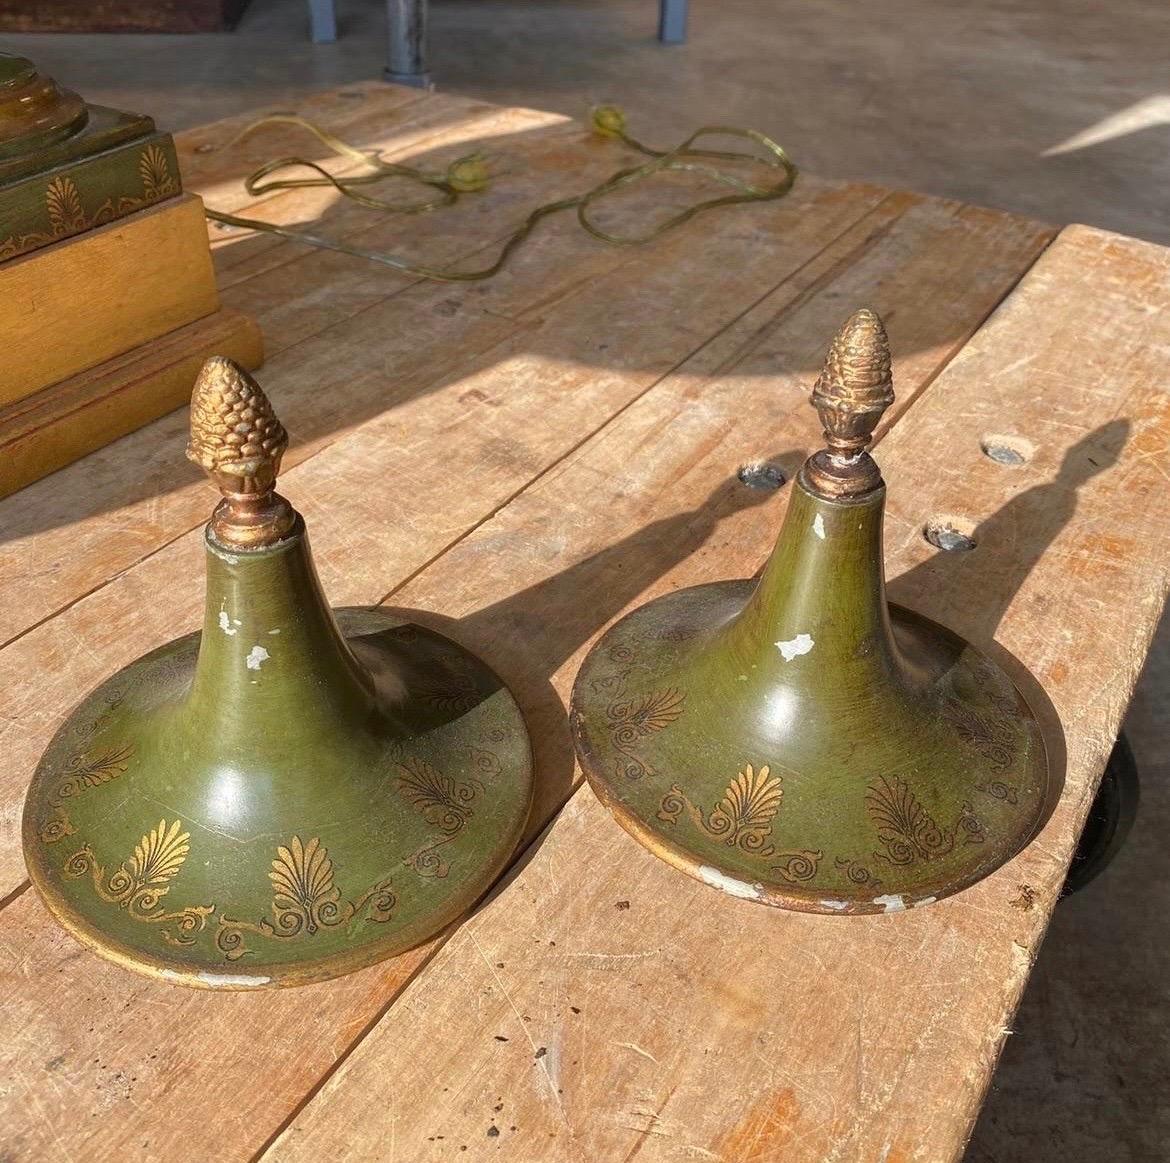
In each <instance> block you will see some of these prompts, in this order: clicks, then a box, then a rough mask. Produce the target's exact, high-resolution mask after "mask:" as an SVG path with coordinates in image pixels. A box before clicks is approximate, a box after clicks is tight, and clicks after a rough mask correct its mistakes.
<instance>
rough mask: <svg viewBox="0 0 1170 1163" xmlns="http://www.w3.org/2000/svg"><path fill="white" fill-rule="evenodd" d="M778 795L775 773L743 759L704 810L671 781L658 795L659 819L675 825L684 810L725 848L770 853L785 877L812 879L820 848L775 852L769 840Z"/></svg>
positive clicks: (774, 868) (779, 786)
mask: <svg viewBox="0 0 1170 1163" xmlns="http://www.w3.org/2000/svg"><path fill="white" fill-rule="evenodd" d="M783 798H784V789H783V786H782V784H781V779H780V776H778V775H772V774H771V770H770V768H769V767H768V766H767V764H764V765H763V766H761V767H760V768H759V770H758V771H757V770H756V768H755V767H754V766H753V765H752V764H750V763H748V764H745V765H744V766H743V768H741V769H740V771H739V773H738V774H737V775H736V777H735V778H734V779H733V780H732V781H731V783H729V784H728V785H727V788H726V790H725V791H724V793H723V796H722V797H721V799H720V800H719V802H718V803H717V804H716V805H715V806H714V807H713V808H712V809H711V810H710V811H709V812H708V813H706V815H704V813H703V811H702V809H701V808H699V807H697V806H696V805H695V804H693V803H692V802H691V801H690V799H689V798H688V797H687V794H686V793H685V792H684V791H683V790H682V788H680V787H679V786H678V784H673V785H672V786H671V788H670V790H669V791H668V792H667V793H666V795H664V796H663V797H662V802H661V804H660V805H659V807H658V818H659V819H660V820H662V821H663V822H665V823H668V824H677V823H678V820H679V817H680V816H681V815H682V814H683V813H684V812H685V813H686V815H687V816H688V817H689V818H690V820H691V821H692V822H693V823H694V825H695V826H696V827H697V828H698V829H699V830H700V831H702V832H703V833H704V834H705V835H707V836H709V837H710V838H711V839H712V840H720V841H722V842H723V843H724V844H726V845H727V846H728V847H729V848H738V849H740V851H742V852H747V853H748V854H749V855H752V856H759V857H761V858H764V859H767V858H771V857H775V858H776V860H777V863H775V864H773V865H772V871H773V872H775V873H776V874H777V875H779V876H781V877H783V878H784V879H785V880H789V881H805V880H811V879H812V878H813V877H814V876H815V875H816V871H817V867H818V865H819V863H820V860H821V857H822V855H823V853H822V852H820V851H816V850H807V849H801V850H798V851H792V852H777V851H776V846H775V845H774V844H773V843H772V821H773V820H774V819H775V818H776V815H777V813H778V812H779V811H780V804H781V802H782V800H783Z"/></svg>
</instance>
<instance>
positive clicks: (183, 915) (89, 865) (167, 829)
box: [64, 819, 215, 945]
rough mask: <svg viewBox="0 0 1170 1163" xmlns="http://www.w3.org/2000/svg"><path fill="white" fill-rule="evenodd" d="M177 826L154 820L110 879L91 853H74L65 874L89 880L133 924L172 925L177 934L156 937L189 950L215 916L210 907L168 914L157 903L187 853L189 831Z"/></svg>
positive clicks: (163, 933)
mask: <svg viewBox="0 0 1170 1163" xmlns="http://www.w3.org/2000/svg"><path fill="white" fill-rule="evenodd" d="M182 827H183V825H182V823H181V821H179V820H175V821H173V822H172V823H170V824H168V823H167V821H166V820H165V819H163V820H159V822H158V825H157V827H155V828H153V829H151V831H149V832H147V833H146V834H145V835H144V836H143V837H142V839H141V840H139V841H138V844H137V845H136V846H135V848H134V855H133V856H131V857H130V859H129V860H123V861H122V864H121V866H120V867H119V868H118V869H117V871H115V872H113V873H112V874H111V875H110V877H109V880H107V879H106V870H105V866H104V865H102V864H101V863H100V862H99V861H98V859H97V857H96V855H95V854H94V851H93V849H92V848H91V847H90V846H89V845H88V844H86V845H84V846H83V847H81V848H79V849H78V850H77V851H76V852H75V853H73V855H72V856H70V857H69V859H68V860H66V861H65V866H64V874H65V876H66V877H67V878H68V879H70V880H75V879H78V878H80V877H83V876H85V875H87V874H88V875H89V876H90V877H91V879H92V880H93V886H94V890H95V891H96V892H97V894H98V896H99V897H101V899H102V900H104V901H106V902H107V903H108V904H112V905H117V906H118V907H119V908H123V909H125V910H126V912H127V913H128V914H129V915H130V916H131V917H133V918H134V920H136V921H145V922H148V923H149V924H152V925H158V924H162V923H163V922H173V923H174V926H175V928H176V931H177V932H176V933H171V932H170V930H168V929H162V930H160V935H161V936H162V938H163V939H164V940H165V941H168V942H169V943H170V944H172V945H191V944H193V943H194V940H195V934H196V933H198V932H200V931H201V930H202V929H203V928H204V926H205V925H206V924H207V918H208V916H210V914H212V913H213V912H215V905H213V904H212V905H188V906H187V907H185V908H182V909H178V910H175V911H174V912H167V911H166V909H165V908H164V907H163V904H162V898H163V897H165V896H166V895H167V893H168V892H170V890H171V881H172V880H173V879H174V878H175V877H176V876H177V875H178V872H179V869H180V868H182V866H183V862H184V861H185V860H186V859H187V853H188V852H189V851H190V850H191V846H190V843H189V841H190V839H191V835H190V833H189V832H184V831H182Z"/></svg>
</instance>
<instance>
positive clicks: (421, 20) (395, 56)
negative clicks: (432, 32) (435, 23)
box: [382, 0, 431, 89]
mask: <svg viewBox="0 0 1170 1163" xmlns="http://www.w3.org/2000/svg"><path fill="white" fill-rule="evenodd" d="M386 22H387V29H386V33H387V36H388V38H389V52H388V54H387V61H386V69H385V71H384V72H383V74H382V75H383V76H384V77H385V78H386V80H387V81H393V82H394V83H395V84H397V85H414V86H415V87H416V88H419V89H425V88H427V87H428V86H429V85H430V83H431V77H430V74H429V73H428V72H427V0H386Z"/></svg>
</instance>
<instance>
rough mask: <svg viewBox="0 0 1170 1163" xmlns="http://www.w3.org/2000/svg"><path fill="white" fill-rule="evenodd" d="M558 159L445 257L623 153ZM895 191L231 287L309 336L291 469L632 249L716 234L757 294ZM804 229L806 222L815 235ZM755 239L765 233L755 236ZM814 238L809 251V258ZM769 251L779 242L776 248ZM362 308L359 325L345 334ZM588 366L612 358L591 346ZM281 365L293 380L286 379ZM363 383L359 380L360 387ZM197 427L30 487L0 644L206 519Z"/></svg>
mask: <svg viewBox="0 0 1170 1163" xmlns="http://www.w3.org/2000/svg"><path fill="white" fill-rule="evenodd" d="M548 157H549V160H548V161H547V162H542V163H540V164H539V165H534V166H532V167H531V168H530V169H529V170H527V171H521V173H520V174H519V175H517V177H516V180H515V181H514V182H512V183H511V184H508V185H505V184H504V183H501V186H500V191H501V192H499V193H498V194H493V193H491V192H489V193H488V194H485V195H484V196H483V200H482V201H479V202H477V203H476V205H477V206H478V207H479V210H477V211H475V212H473V213H469V214H466V215H464V214H456V216H455V218H454V219H451V223H452V226H451V234H450V239H449V240H448V241H447V242H446V243H444V248H447V247H450V248H451V249H444V253H446V254H448V255H451V256H452V257H454V256H455V254H456V253H466V252H468V251H470V250H474V249H475V248H477V247H481V246H482V245H483V244H484V240H485V238H490V237H492V236H493V232H497V231H498V230H499V229H507V228H510V227H511V226H512V225H513V224H514V223H515V221H516V220H517V219H518V218H519V217H521V216H522V212H523V210H526V209H527V207H528V205H529V204H530V203H529V201H528V199H527V198H526V197H525V194H527V195H528V196H529V197H530V198H531V201H539V200H540V199H541V197H543V196H556V195H558V194H563V193H565V192H567V191H568V190H570V189H574V188H578V187H577V185H576V183H577V182H578V180H579V179H582V178H588V177H590V176H591V177H592V180H596V179H597V178H598V177H600V175H601V173H602V172H608V168H609V166H610V164H611V163H612V157H611V155H609V154H608V153H606V152H605V151H604V150H602V151H600V152H598V151H596V150H594V149H593V148H592V147H591V145H590V143H589V142H587V141H586V142H582V141H580V140H574V141H572V142H571V143H569V144H565V142H564V141H563V140H558V142H557V143H556V147H555V148H554V149H553V150H551V151H550V153H549V155H548ZM661 193H662V191H661V190H659V189H653V190H652V189H647V188H643V189H641V190H639V191H638V192H637V194H636V195H635V197H633V198H629V199H625V200H623V201H622V203H621V204H620V205H619V206H618V207H617V211H618V214H619V220H621V221H625V222H638V221H642V220H643V219H644V218H645V216H646V214H647V213H648V212H649V211H650V210H652V209H653V208H655V207H657V205H658V199H659V198H660V196H661ZM883 193H884V192H883V191H879V190H877V189H876V188H862V187H849V188H848V189H845V188H842V187H841V186H840V185H839V184H833V183H821V182H817V181H816V180H811V179H810V180H807V181H805V182H804V183H803V184H802V186H801V187H800V188H799V189H798V190H797V191H796V192H795V193H794V194H793V195H792V197H791V198H790V199H786V200H785V201H784V202H783V203H780V204H778V205H776V206H769V207H754V208H747V209H745V210H744V211H743V212H742V213H741V214H740V215H737V214H736V213H735V212H731V213H730V214H727V215H721V216H717V217H718V219H719V220H716V218H713V219H711V220H710V221H709V222H707V223H694V224H692V225H691V226H690V227H688V228H685V229H684V230H682V231H680V232H678V233H677V234H676V235H674V236H673V237H670V238H665V239H662V240H660V241H659V243H657V244H655V245H654V246H652V247H649V248H645V249H644V250H634V251H629V250H624V249H619V248H611V247H606V246H603V245H602V244H600V243H598V242H596V240H594V239H592V238H589V237H588V236H587V235H585V234H584V232H583V231H581V230H580V229H579V228H578V227H577V226H576V224H575V223H571V222H568V221H564V222H560V223H556V224H550V225H549V228H548V229H547V230H545V231H542V234H541V237H540V238H539V239H538V240H536V241H535V242H534V244H533V246H532V247H531V248H529V249H528V250H526V251H525V252H524V253H522V254H520V255H518V256H517V258H516V261H515V263H514V264H512V266H511V267H509V268H508V269H507V270H505V272H504V273H503V274H501V275H500V276H498V277H497V278H496V279H493V280H492V281H491V282H490V283H485V284H477V285H474V286H467V285H464V286H447V285H440V284H418V283H416V282H412V281H411V280H408V279H405V278H403V277H402V276H398V275H396V274H394V273H393V272H391V271H388V270H385V269H384V268H380V267H375V266H373V265H372V264H369V263H366V262H363V261H362V260H359V259H353V258H349V257H347V256H344V255H322V254H319V253H309V254H303V253H302V254H301V256H300V257H299V259H297V260H295V261H291V262H289V263H287V264H286V265H284V266H283V267H281V268H280V270H277V271H273V272H271V273H264V272H261V274H260V275H259V276H258V277H257V278H254V279H251V280H249V281H248V282H247V283H245V284H242V285H241V286H237V287H234V288H231V290H230V291H229V293H228V294H227V295H226V296H225V301H227V302H229V303H230V304H231V305H240V307H241V309H242V310H245V311H247V312H248V313H250V314H253V315H254V316H259V321H260V323H261V326H262V328H263V330H264V331H265V334H266V341H267V342H268V350H269V352H270V355H271V353H272V352H273V350H274V348H275V347H276V346H278V344H273V342H272V339H273V337H274V333H276V334H275V338H276V339H277V340H278V341H279V340H280V338H281V337H282V336H283V337H284V338H285V340H286V341H287V342H289V343H293V342H295V341H298V340H299V341H302V342H301V343H299V344H298V345H297V346H296V347H295V348H294V349H293V350H290V351H288V352H286V353H284V355H283V357H282V356H281V354H279V353H278V354H277V355H275V356H272V358H270V360H269V363H268V367H267V370H266V372H265V383H266V384H267V385H269V386H270V388H271V390H272V392H273V394H274V395H275V396H276V398H277V399H278V401H279V404H280V407H281V413H282V416H283V417H284V419H285V423H286V425H287V426H288V427H289V429H290V430H291V431H293V432H294V433H295V434H296V435H297V437H298V440H297V441H296V442H295V444H294V447H293V449H292V450H291V451H290V454H289V456H288V457H287V458H286V465H289V466H292V465H295V464H296V463H298V462H299V461H300V460H303V459H305V458H307V457H309V456H311V455H313V454H314V453H315V452H316V451H318V450H319V449H320V448H321V447H322V446H323V445H324V444H326V443H328V442H329V441H330V440H332V439H335V438H336V437H337V436H338V435H340V434H341V432H342V431H343V430H344V428H345V427H347V426H348V425H351V424H354V423H358V422H360V421H361V420H363V419H364V418H365V417H366V416H367V415H369V414H370V413H371V412H372V411H374V410H381V409H383V408H386V407H388V406H392V405H393V403H394V402H395V401H397V400H399V399H401V398H402V396H403V395H410V394H413V393H416V392H422V391H426V390H430V389H431V388H432V387H433V385H435V384H436V383H440V382H444V381H445V377H446V375H447V373H448V372H449V371H450V368H451V366H452V361H453V359H454V358H456V357H457V356H458V355H459V354H460V353H463V354H465V355H466V354H474V353H476V352H482V351H483V350H484V349H486V348H488V347H490V346H491V344H493V343H495V342H498V341H499V340H500V339H502V338H503V337H504V336H505V335H507V334H510V333H523V332H525V331H526V330H530V329H531V328H532V326H533V323H534V321H535V320H537V319H539V318H541V314H540V313H541V312H542V311H547V310H548V309H551V307H552V305H553V304H554V303H556V302H558V301H559V300H560V299H563V298H564V297H565V296H566V295H572V294H578V293H582V292H584V291H586V290H587V289H588V288H589V285H590V283H591V281H594V280H597V279H599V278H600V277H602V276H603V275H605V274H606V273H607V272H613V271H617V270H619V269H620V268H622V267H623V266H625V265H626V264H628V263H630V262H631V259H632V256H636V255H638V254H643V255H649V256H653V259H654V261H657V262H661V263H669V262H670V261H672V260H671V256H672V255H674V254H677V253H679V252H680V251H681V250H684V249H685V248H686V247H687V246H688V245H689V243H688V241H687V240H688V239H690V238H694V237H702V238H705V239H706V238H710V239H712V245H717V244H716V243H715V242H714V239H716V238H725V239H727V243H726V252H727V255H728V258H729V259H730V260H732V261H737V260H738V257H739V256H740V255H744V256H746V257H745V263H746V267H745V277H746V278H747V279H748V280H749V281H750V280H752V279H755V278H757V277H758V278H759V279H761V283H760V284H759V285H758V289H756V290H755V291H754V292H753V295H752V297H755V295H758V294H761V293H763V292H764V291H765V290H766V289H767V288H768V287H769V286H771V285H774V283H775V282H776V281H778V280H779V279H780V278H782V277H783V275H784V271H785V269H789V268H788V266H787V264H789V263H791V262H796V263H797V264H799V262H801V261H803V259H804V257H807V254H809V253H815V249H816V240H817V239H819V244H820V245H824V244H825V243H826V242H827V241H828V240H829V239H830V238H831V237H832V235H833V232H834V231H839V230H841V229H844V227H845V226H846V225H847V224H848V222H849V221H850V217H849V216H850V215H851V214H852V215H853V217H854V218H856V217H857V216H860V215H861V214H863V213H865V212H866V210H867V209H868V208H869V207H871V206H872V205H874V204H875V203H876V202H877V201H878V200H879V199H880V198H881V197H882V196H883ZM814 206H816V207H820V209H813V207H814ZM480 211H482V212H483V214H484V217H483V219H482V220H481V219H480V217H479V216H478V215H479V213H480ZM746 216H750V217H746ZM806 218H811V222H810V223H809V224H808V226H807V227H806V224H805V219H806ZM444 221H446V220H445V219H444ZM439 222H440V216H436V215H432V216H430V217H429V219H428V223H429V225H428V226H427V228H426V230H424V231H423V232H422V234H420V235H419V244H418V245H419V246H420V247H421V246H425V237H424V236H425V235H426V234H427V231H428V230H429V231H431V232H432V233H433V232H434V231H435V230H436V229H438V227H439ZM381 229H382V230H389V229H391V227H389V226H383V227H381ZM749 230H750V231H753V232H759V233H754V234H748V233H745V232H746V231H749ZM817 230H822V231H823V232H824V233H823V234H822V235H818V234H817V233H816V232H817ZM786 234H792V235H793V236H794V243H795V246H794V249H792V250H788V249H787V244H786V242H785V241H784V236H785V235H786ZM753 238H755V240H756V241H757V243H758V245H757V246H755V247H753V246H752V245H751V242H752V239H753ZM810 238H812V239H813V240H814V245H813V248H812V249H811V250H806V249H803V248H805V247H807V246H808V240H809V239H810ZM769 246H778V247H779V248H780V249H779V250H778V251H776V252H772V251H769V250H768V249H766V248H767V247H769ZM786 255H791V256H792V257H791V258H787V257H786ZM639 261H640V260H639ZM770 263H774V264H775V267H774V269H771V270H770V269H769V264H770ZM322 280H328V283H327V284H326V283H325V282H323V281H322ZM769 280H770V281H769ZM326 286H328V290H327V291H326V290H325V287H326ZM248 288H250V290H248ZM698 293H699V294H702V295H710V296H711V297H712V301H714V300H716V299H718V297H719V296H718V289H717V288H714V287H712V286H710V285H708V286H706V287H704V288H700V289H699V291H698ZM748 301H750V299H749V300H748ZM741 309H742V308H741ZM355 314H356V315H357V316H358V318H357V319H356V322H355V324H354V325H353V326H351V327H349V328H338V327H337V326H336V325H337V324H338V323H339V322H344V321H345V320H346V319H347V318H351V317H353V316H354V315H355ZM700 326H701V324H700ZM375 330H377V331H379V332H382V333H383V335H384V339H383V340H382V346H381V347H380V348H378V349H374V348H371V347H369V345H367V343H366V339H367V337H368V336H369V335H370V334H371V333H372V332H373V331H375ZM305 341H311V342H305ZM684 354H685V353H684ZM594 359H595V361H597V362H602V363H604V362H605V357H604V356H603V355H602V356H598V355H597V353H594ZM284 368H289V369H291V372H290V374H289V375H288V376H287V377H286V376H285V375H284V371H283V369H284ZM310 368H311V369H312V371H311V372H310V371H309V370H308V369H310ZM351 379H352V380H356V381H360V383H361V384H362V385H363V386H362V387H361V388H358V387H356V386H354V384H352V383H349V382H348V381H349V380H351ZM338 383H341V384H344V385H346V386H345V392H344V393H343V394H340V395H339V394H338V393H336V392H334V391H331V390H330V389H331V388H332V387H333V386H334V385H335V384H338ZM341 401H344V403H345V405H346V406H344V407H343V406H341ZM185 423H186V421H185V418H184V417H183V416H182V415H180V414H178V413H176V414H174V415H172V416H170V417H164V418H163V419H161V420H160V421H158V422H157V423H156V424H154V425H151V426H149V427H147V428H145V429H143V430H142V431H141V432H140V433H137V434H135V435H134V436H133V437H131V438H129V439H127V440H124V441H119V442H115V443H114V444H111V445H109V446H108V447H107V448H105V449H102V450H99V451H98V452H96V453H94V454H93V455H92V456H90V457H87V458H85V459H84V460H83V461H81V462H79V463H78V464H76V465H73V466H70V467H69V468H67V469H64V470H62V471H61V472H59V473H57V474H55V475H54V476H52V477H51V478H49V479H47V480H45V481H42V482H39V483H37V484H35V485H33V486H30V487H29V488H28V489H25V490H23V491H22V492H21V494H20V495H19V497H17V498H11V499H9V500H8V501H4V502H0V536H3V537H5V538H6V539H7V543H6V544H4V545H3V546H2V547H0V581H3V580H4V579H5V578H17V577H19V578H21V579H22V581H25V582H28V583H30V584H27V585H26V586H25V588H24V589H23V590H22V592H21V593H20V594H19V600H15V599H14V598H13V597H11V596H10V595H9V594H5V595H4V596H3V597H2V598H0V642H4V641H7V640H9V639H10V638H11V637H13V636H14V635H16V634H19V633H21V632H22V631H24V630H26V629H27V628H28V627H29V626H32V625H35V624H36V623H37V622H39V621H41V620H43V619H44V618H45V617H47V616H49V615H51V614H52V613H53V612H54V611H55V610H57V609H60V608H61V607H62V606H64V605H66V604H67V603H68V602H70V601H73V600H75V599H76V598H77V597H78V596H79V595H81V594H84V593H87V592H89V591H90V590H92V589H94V588H95V587H97V586H99V585H101V584H102V582H103V581H104V580H105V579H106V578H107V577H109V576H111V575H112V574H113V573H115V572H117V571H118V570H121V569H125V568H127V567H128V566H130V565H131V564H133V562H135V561H137V560H139V559H141V558H142V557H143V556H145V555H146V554H148V553H150V552H152V551H153V550H155V549H157V548H158V547H159V546H160V545H163V544H166V542H167V541H169V540H171V539H173V538H174V537H175V536H177V535H179V534H180V533H181V532H183V531H185V530H186V529H190V528H193V527H194V526H195V525H196V524H198V523H199V522H201V521H202V520H203V519H204V517H205V515H206V514H205V511H204V510H205V504H204V498H203V496H202V489H201V487H199V486H198V485H195V482H196V480H197V476H198V474H197V473H196V472H195V470H194V469H193V468H192V467H191V466H189V465H187V464H186V462H185V461H184V459H183V453H182V449H183V439H182V437H181V436H180V435H179V434H180V432H181V431H182V428H183V426H184V424H185ZM193 485H194V487H192V486H193ZM34 535H35V540H34ZM45 563H50V564H49V565H48V566H46V564H45Z"/></svg>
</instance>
